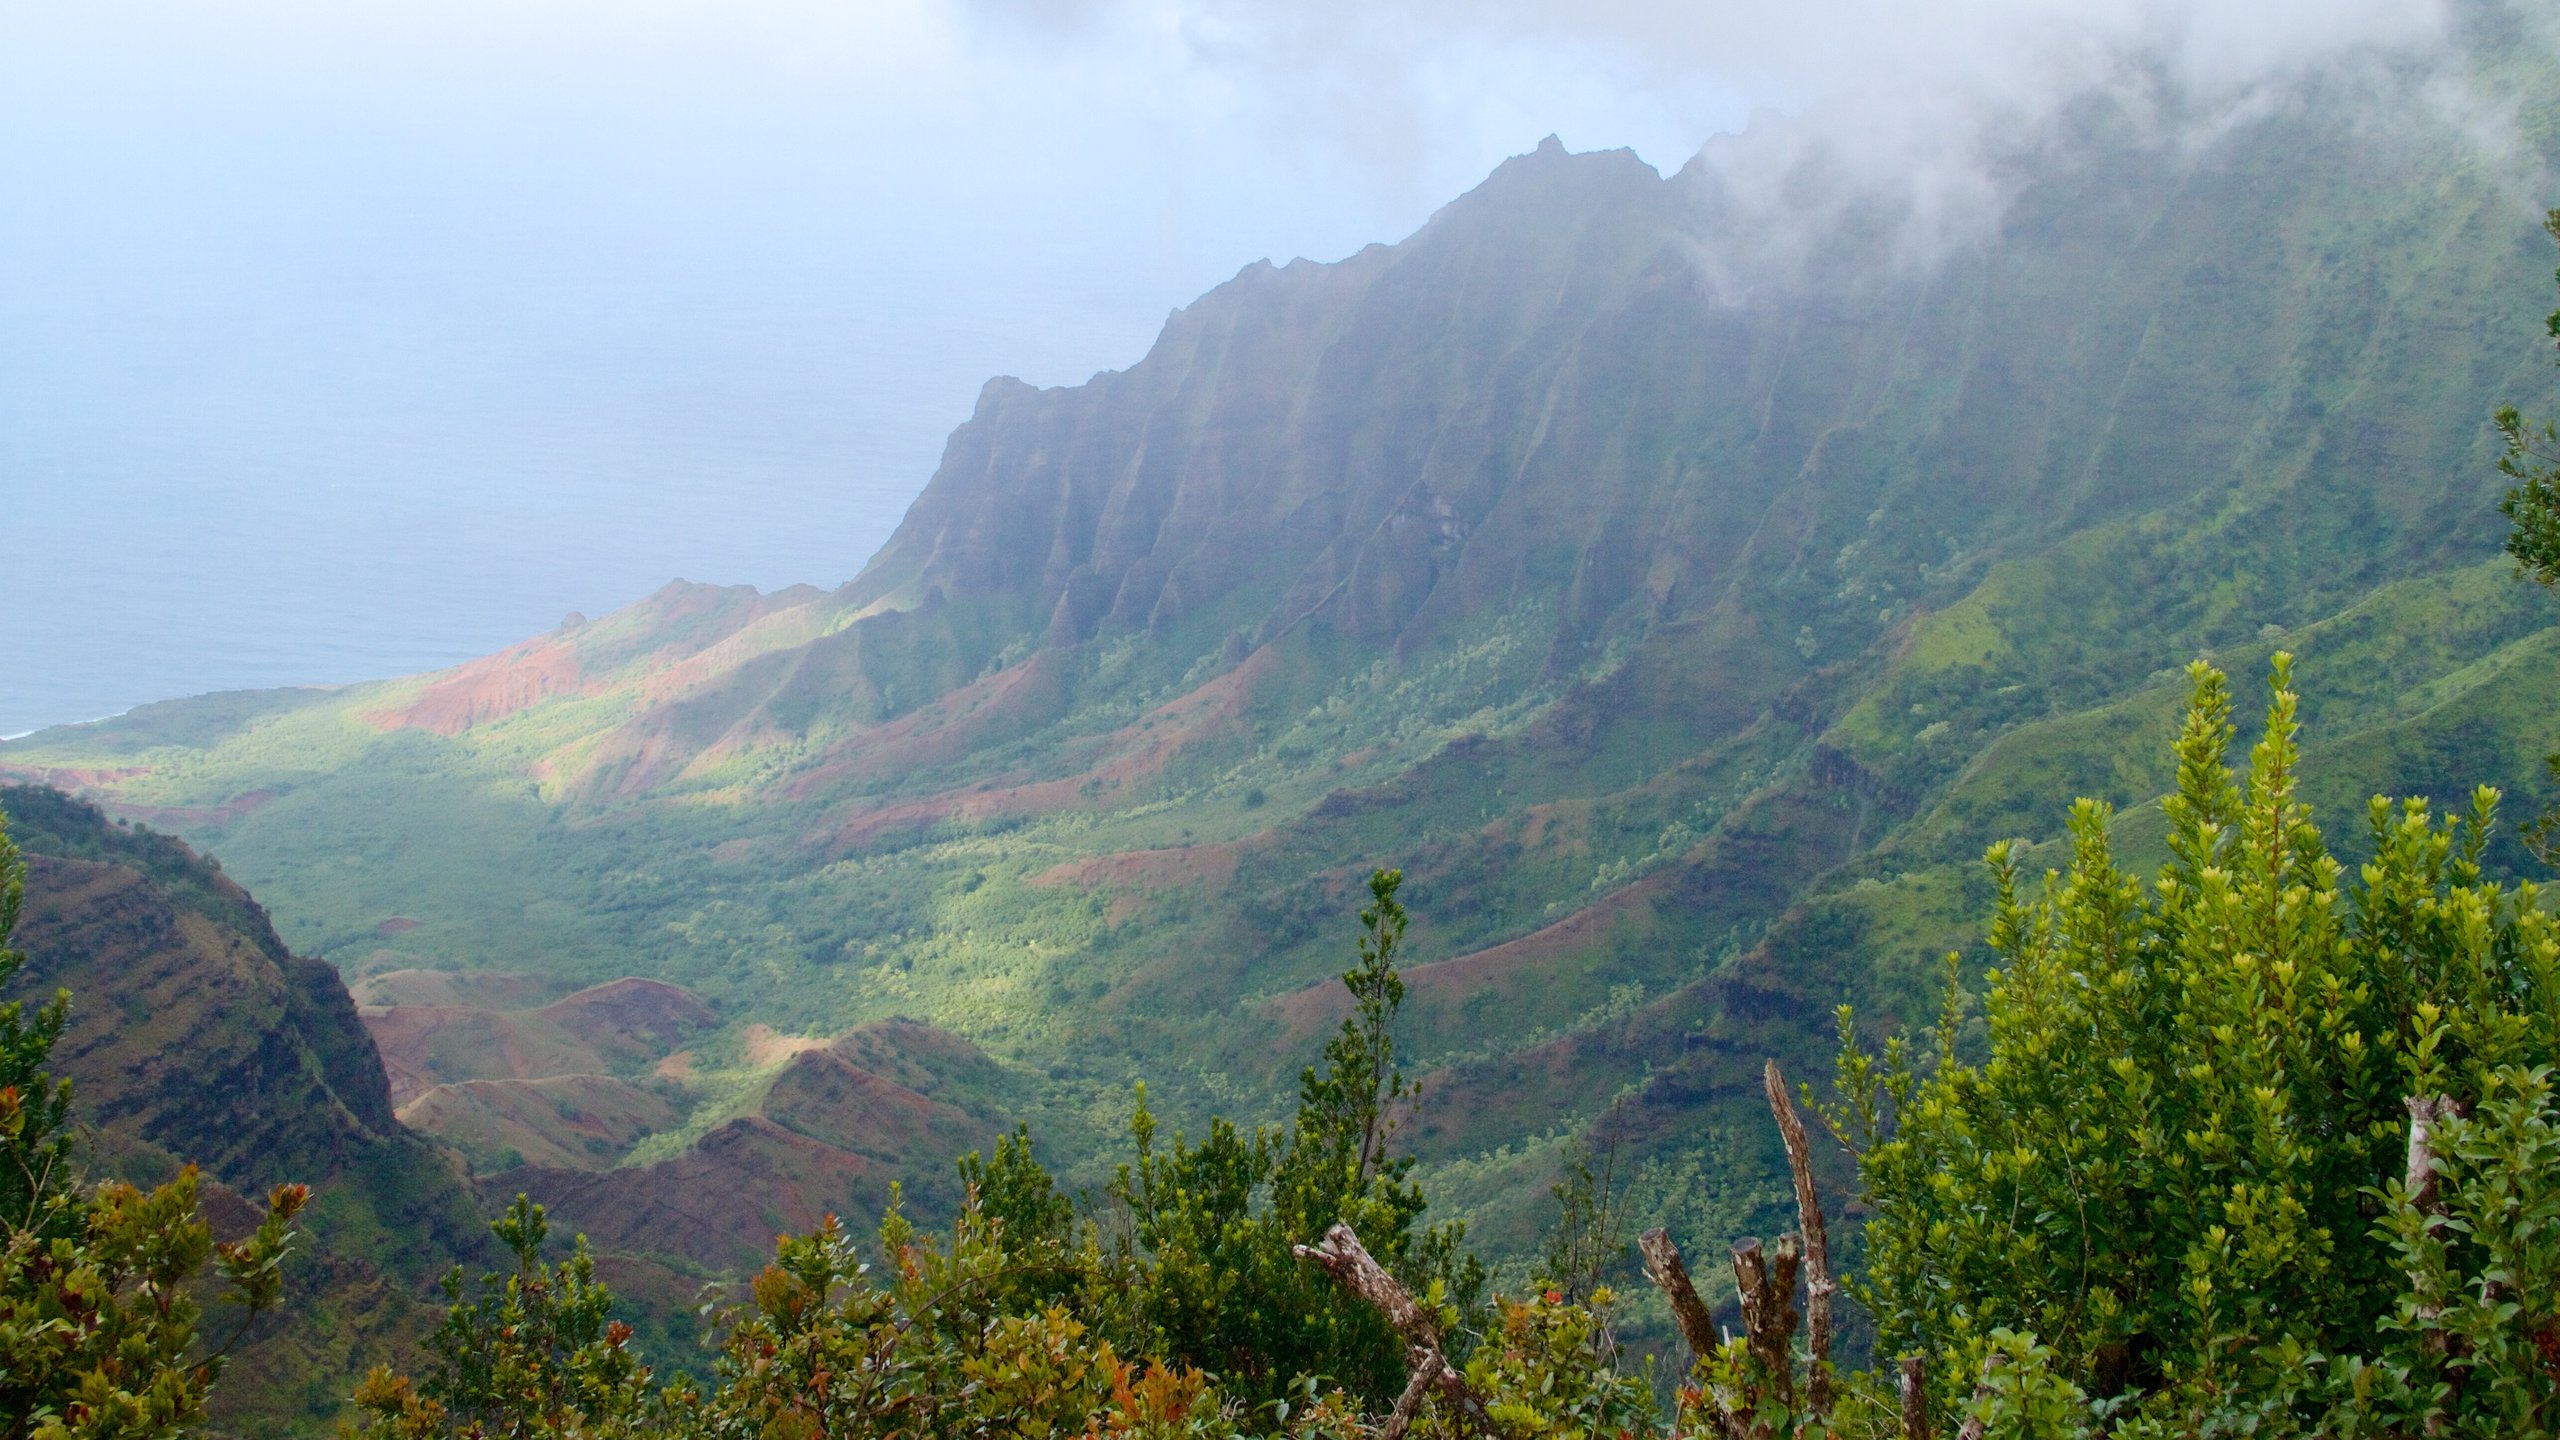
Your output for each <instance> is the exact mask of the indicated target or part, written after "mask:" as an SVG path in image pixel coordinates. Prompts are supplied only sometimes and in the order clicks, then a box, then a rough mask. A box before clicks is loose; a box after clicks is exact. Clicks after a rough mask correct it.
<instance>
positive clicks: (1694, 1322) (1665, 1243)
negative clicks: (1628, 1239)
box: [1636, 1229, 1717, 1358]
mask: <svg viewBox="0 0 2560 1440" xmlns="http://www.w3.org/2000/svg"><path fill="white" fill-rule="evenodd" d="M1636 1250H1637V1251H1638V1253H1640V1254H1642V1255H1643V1256H1644V1273H1645V1277H1646V1278H1647V1279H1649V1280H1651V1281H1652V1282H1653V1283H1654V1286H1655V1288H1657V1289H1659V1290H1661V1291H1662V1294H1663V1298H1665V1299H1667V1300H1669V1301H1670V1302H1671V1318H1672V1319H1673V1320H1674V1321H1675V1322H1677V1323H1678V1324H1679V1326H1680V1338H1681V1339H1683V1340H1686V1341H1688V1342H1689V1353H1690V1355H1691V1356H1693V1357H1701V1358H1702V1357H1705V1356H1708V1355H1712V1354H1714V1353H1715V1352H1716V1344H1717V1335H1716V1321H1715V1315H1714V1313H1713V1312H1711V1311H1709V1310H1708V1309H1707V1302H1706V1301H1704V1300H1701V1299H1699V1298H1698V1287H1697V1286H1696V1285H1694V1284H1692V1283H1691V1282H1690V1280H1689V1267H1688V1266H1687V1265H1685V1264H1683V1263H1681V1260H1680V1247H1679V1246H1677V1245H1674V1244H1672V1243H1671V1236H1670V1233H1669V1232H1668V1231H1664V1230H1659V1229H1656V1230H1647V1231H1646V1232H1644V1233H1643V1234H1642V1235H1639V1236H1637V1237H1636Z"/></svg>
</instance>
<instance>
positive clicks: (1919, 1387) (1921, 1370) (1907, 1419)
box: [1901, 1355, 1929, 1440]
mask: <svg viewBox="0 0 2560 1440" xmlns="http://www.w3.org/2000/svg"><path fill="white" fill-rule="evenodd" d="M1901 1369H1902V1440H1929V1381H1928V1371H1927V1369H1926V1368H1925V1366H1924V1363H1923V1362H1922V1360H1921V1359H1920V1357H1919V1356H1917V1355H1905V1356H1903V1357H1902V1366H1901Z"/></svg>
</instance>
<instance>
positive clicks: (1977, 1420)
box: [1956, 1350, 2009, 1440]
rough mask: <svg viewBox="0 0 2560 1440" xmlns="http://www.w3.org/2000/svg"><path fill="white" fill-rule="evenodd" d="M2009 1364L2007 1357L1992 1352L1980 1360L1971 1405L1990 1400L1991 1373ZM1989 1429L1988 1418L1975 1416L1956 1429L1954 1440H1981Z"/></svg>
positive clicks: (1989, 1422) (1997, 1352) (1995, 1351)
mask: <svg viewBox="0 0 2560 1440" xmlns="http://www.w3.org/2000/svg"><path fill="white" fill-rule="evenodd" d="M2008 1363H2009V1357H2008V1356H2006V1355H2003V1354H2001V1353H2000V1352H1999V1351H1997V1350H1994V1351H1992V1352H1991V1353H1990V1354H1989V1355H1986V1356H1984V1357H1983V1360H1982V1379H1981V1380H1979V1381H1977V1382H1976V1383H1975V1385H1974V1387H1973V1403H1974V1404H1975V1405H1976V1406H1977V1407H1979V1406H1980V1405H1981V1404H1982V1403H1983V1402H1984V1401H1987V1400H1989V1399H1990V1398H1991V1372H1992V1371H1994V1370H1997V1369H1999V1368H2000V1367H2001V1366H2003V1365H2006V1364H2008ZM1990 1428H1991V1421H1990V1419H1989V1417H1987V1416H1984V1415H1981V1414H1976V1415H1974V1416H1973V1417H1972V1418H1971V1419H1968V1420H1966V1421H1965V1422H1964V1423H1963V1424H1962V1425H1959V1426H1957V1427H1956V1440H1982V1432H1984V1431H1985V1430H1988V1429H1990Z"/></svg>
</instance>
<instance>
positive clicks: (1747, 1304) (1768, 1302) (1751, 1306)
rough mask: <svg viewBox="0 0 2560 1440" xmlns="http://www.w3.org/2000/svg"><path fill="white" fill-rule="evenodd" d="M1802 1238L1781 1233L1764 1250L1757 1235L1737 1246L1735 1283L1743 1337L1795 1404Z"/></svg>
mask: <svg viewBox="0 0 2560 1440" xmlns="http://www.w3.org/2000/svg"><path fill="white" fill-rule="evenodd" d="M1803 1257H1804V1250H1803V1246H1802V1242H1800V1241H1799V1240H1797V1238H1796V1237H1795V1236H1793V1235H1781V1236H1779V1237H1778V1244H1777V1247H1776V1248H1775V1249H1773V1250H1769V1251H1766V1252H1763V1251H1762V1250H1761V1248H1760V1242H1759V1241H1757V1240H1745V1241H1743V1242H1742V1243H1740V1244H1738V1245H1736V1246H1734V1247H1733V1279H1734V1289H1735V1290H1736V1292H1738V1295H1739V1298H1740V1299H1741V1301H1742V1328H1743V1332H1744V1335H1743V1341H1744V1343H1745V1344H1746V1345H1747V1346H1749V1348H1750V1351H1751V1357H1752V1359H1753V1360H1754V1361H1755V1362H1757V1364H1758V1365H1759V1368H1760V1370H1761V1372H1762V1373H1763V1374H1764V1375H1766V1376H1767V1377H1768V1384H1769V1385H1770V1387H1771V1389H1772V1390H1773V1391H1774V1393H1775V1395H1776V1398H1777V1400H1778V1402H1779V1403H1780V1404H1782V1405H1784V1406H1785V1407H1786V1408H1788V1409H1790V1410H1792V1409H1794V1408H1795V1403H1796V1398H1795V1397H1796V1385H1795V1352H1794V1347H1793V1342H1794V1339H1795V1333H1796V1305H1795V1291H1796V1270H1797V1267H1798V1266H1799V1265H1800V1264H1801V1263H1802V1261H1803Z"/></svg>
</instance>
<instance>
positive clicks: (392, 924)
mask: <svg viewBox="0 0 2560 1440" xmlns="http://www.w3.org/2000/svg"><path fill="white" fill-rule="evenodd" d="M418 923H419V922H417V921H415V920H412V919H410V918H409V917H408V916H406V915H394V916H392V917H391V918H390V919H388V920H385V921H383V922H382V923H381V924H379V925H376V926H374V927H373V933H374V934H376V935H405V934H407V933H408V932H409V931H412V930H415V929H417V928H418Z"/></svg>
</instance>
